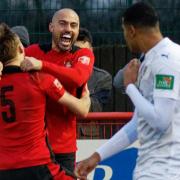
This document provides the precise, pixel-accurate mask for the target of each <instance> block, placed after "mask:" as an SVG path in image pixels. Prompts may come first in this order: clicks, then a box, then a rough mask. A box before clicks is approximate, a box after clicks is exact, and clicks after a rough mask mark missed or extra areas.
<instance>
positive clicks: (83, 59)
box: [78, 56, 90, 65]
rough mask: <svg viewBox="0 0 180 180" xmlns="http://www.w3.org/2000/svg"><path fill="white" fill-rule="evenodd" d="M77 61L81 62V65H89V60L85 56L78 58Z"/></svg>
mask: <svg viewBox="0 0 180 180" xmlns="http://www.w3.org/2000/svg"><path fill="white" fill-rule="evenodd" d="M78 61H79V62H81V63H82V64H85V65H89V63H90V58H89V57H87V56H81V57H79V58H78Z"/></svg>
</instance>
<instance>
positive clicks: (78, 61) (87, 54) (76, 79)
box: [21, 48, 94, 87]
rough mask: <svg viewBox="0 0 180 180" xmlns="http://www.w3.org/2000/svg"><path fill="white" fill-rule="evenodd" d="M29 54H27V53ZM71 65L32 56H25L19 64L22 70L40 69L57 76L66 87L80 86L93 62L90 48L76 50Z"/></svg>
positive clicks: (87, 76)
mask: <svg viewBox="0 0 180 180" xmlns="http://www.w3.org/2000/svg"><path fill="white" fill-rule="evenodd" d="M28 55H29V54H28ZM73 61H75V62H73V65H72V67H70V68H67V67H63V66H59V65H57V64H54V63H50V62H47V61H41V59H36V58H33V57H26V58H25V60H24V61H23V62H22V64H21V68H22V69H23V70H24V71H29V70H41V71H43V72H46V73H49V74H51V75H53V76H54V77H56V78H58V79H59V80H60V81H61V83H62V84H63V85H65V86H66V87H67V86H68V87H71V86H72V87H80V86H82V85H83V84H84V83H86V82H87V80H88V79H89V77H90V75H91V72H92V68H93V64H94V54H93V52H92V51H91V50H89V49H86V48H83V49H80V50H78V51H77V52H76V56H75V59H73Z"/></svg>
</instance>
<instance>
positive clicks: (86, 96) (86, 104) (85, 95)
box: [80, 84, 91, 118]
mask: <svg viewBox="0 0 180 180" xmlns="http://www.w3.org/2000/svg"><path fill="white" fill-rule="evenodd" d="M80 101H81V103H82V104H83V108H84V109H85V110H86V112H85V113H84V115H83V116H82V118H84V117H86V116H87V115H88V113H89V109H90V106H91V98H90V92H89V89H88V86H87V84H86V85H85V87H84V89H83V92H82V96H81V98H80Z"/></svg>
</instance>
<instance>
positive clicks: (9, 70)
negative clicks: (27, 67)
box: [3, 66, 23, 74]
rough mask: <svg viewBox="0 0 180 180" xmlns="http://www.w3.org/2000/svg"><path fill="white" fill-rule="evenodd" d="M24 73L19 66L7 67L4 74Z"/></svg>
mask: <svg viewBox="0 0 180 180" xmlns="http://www.w3.org/2000/svg"><path fill="white" fill-rule="evenodd" d="M19 72H23V71H22V70H21V68H20V67H19V66H6V67H4V68H3V74H10V73H19Z"/></svg>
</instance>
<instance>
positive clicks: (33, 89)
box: [0, 23, 90, 180]
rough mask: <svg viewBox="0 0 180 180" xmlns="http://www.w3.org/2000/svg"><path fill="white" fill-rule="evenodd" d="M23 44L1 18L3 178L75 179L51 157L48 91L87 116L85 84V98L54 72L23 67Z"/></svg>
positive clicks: (0, 141)
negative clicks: (72, 92) (69, 89)
mask: <svg viewBox="0 0 180 180" xmlns="http://www.w3.org/2000/svg"><path fill="white" fill-rule="evenodd" d="M24 55H25V54H24V47H23V45H22V43H21V42H20V40H19V38H18V36H17V35H16V34H15V33H13V32H11V30H10V29H9V27H8V26H7V25H6V24H3V23H1V24H0V60H1V62H2V63H3V66H4V69H3V73H2V79H1V80H0V179H2V180H3V179H6V180H12V179H14V180H24V179H26V180H32V179H33V180H42V179H47V180H50V179H54V180H71V179H73V177H71V176H68V175H66V172H65V171H63V170H62V169H61V168H60V166H59V165H57V164H56V163H54V160H53V159H52V158H51V151H50V149H49V145H48V142H47V137H46V133H47V132H46V128H45V108H46V97H50V98H52V99H53V100H54V101H55V102H57V103H60V104H63V105H65V106H66V107H67V108H69V109H70V111H72V112H73V113H76V114H77V115H81V116H85V115H87V113H88V110H89V106H90V98H89V92H88V90H87V89H86V90H85V92H84V94H83V95H82V97H81V99H77V98H75V97H74V96H72V95H70V94H69V93H67V92H66V91H65V90H64V88H63V86H62V85H61V83H60V82H59V81H58V80H57V79H56V78H54V77H53V76H51V75H49V74H45V73H40V72H35V71H34V72H23V71H22V70H21V69H20V63H21V62H22V60H23V59H24Z"/></svg>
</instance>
